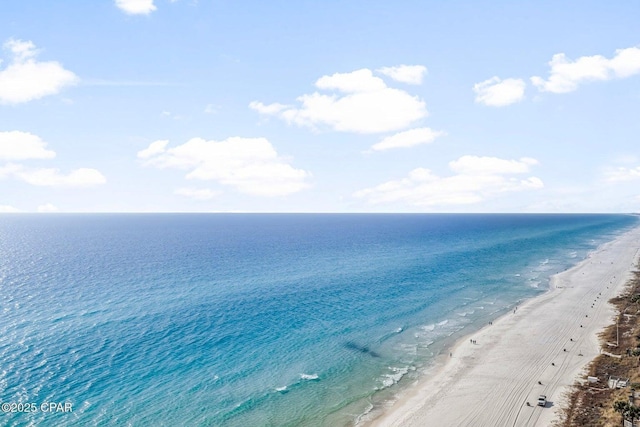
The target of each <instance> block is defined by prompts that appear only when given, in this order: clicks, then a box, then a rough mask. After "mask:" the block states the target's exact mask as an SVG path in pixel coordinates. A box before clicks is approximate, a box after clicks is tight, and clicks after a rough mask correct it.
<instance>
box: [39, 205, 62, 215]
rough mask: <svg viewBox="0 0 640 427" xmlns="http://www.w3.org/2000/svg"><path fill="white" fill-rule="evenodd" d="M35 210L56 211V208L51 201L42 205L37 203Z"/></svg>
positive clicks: (42, 211)
mask: <svg viewBox="0 0 640 427" xmlns="http://www.w3.org/2000/svg"><path fill="white" fill-rule="evenodd" d="M37 210H38V212H41V213H50V212H58V208H57V207H56V206H55V205H53V204H51V203H45V204H44V205H39V206H38V208H37Z"/></svg>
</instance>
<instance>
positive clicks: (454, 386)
mask: <svg viewBox="0 0 640 427" xmlns="http://www.w3.org/2000/svg"><path fill="white" fill-rule="evenodd" d="M639 248H640V227H634V228H632V229H631V230H628V231H626V232H624V233H623V234H621V235H619V236H617V237H616V238H615V239H614V240H612V241H610V242H607V243H604V244H602V245H601V246H600V247H598V249H596V250H595V251H593V252H591V253H590V254H589V255H588V256H587V258H585V259H584V260H582V261H580V262H579V263H578V264H576V265H575V266H573V267H571V268H569V269H568V270H565V271H562V272H560V273H558V274H555V275H553V276H552V277H551V279H550V283H549V290H548V291H547V292H545V293H543V294H542V295H539V296H536V297H534V298H531V299H529V300H527V301H525V302H524V303H523V304H522V305H519V306H518V307H517V309H516V310H515V311H514V312H509V313H507V314H504V315H502V316H500V317H499V318H498V319H496V320H494V321H493V322H491V324H489V325H486V326H484V327H483V328H482V329H480V330H478V331H476V332H473V333H472V334H469V335H467V336H465V337H463V338H461V339H460V340H458V341H457V342H455V343H454V345H453V347H452V348H451V350H448V351H447V353H446V354H445V355H443V356H441V357H440V358H438V359H439V360H437V361H436V365H435V366H434V368H433V375H431V376H429V377H425V378H422V379H420V380H418V381H417V382H416V383H415V384H414V385H413V386H410V387H409V388H408V389H407V390H405V391H403V392H401V393H400V394H399V395H398V396H397V400H396V401H395V402H393V403H392V404H391V405H390V406H389V407H387V408H383V409H382V411H380V412H379V413H375V414H374V413H370V414H369V415H370V416H372V417H375V418H373V419H369V420H367V421H365V422H364V423H363V424H364V425H366V426H371V427H398V426H403V427H404V426H416V427H417V426H430V425H479V426H491V427H494V426H499V425H514V426H520V425H523V426H524V425H526V426H536V425H539V426H548V425H550V424H551V423H552V422H553V421H555V420H558V419H559V418H560V415H561V408H562V407H564V406H565V405H566V394H567V393H566V392H567V391H569V387H570V386H571V385H573V384H574V383H575V381H576V380H578V379H579V377H580V374H581V373H582V372H583V370H584V368H585V367H586V366H587V365H588V364H589V362H591V361H592V360H593V359H594V358H595V357H596V356H597V355H598V354H599V351H600V344H599V340H598V337H597V334H598V333H599V332H601V331H602V330H603V329H604V328H605V327H606V326H607V325H608V324H610V322H611V319H612V318H613V316H614V309H613V306H612V305H611V304H609V303H608V301H609V299H611V298H612V297H614V296H617V295H619V294H620V293H621V292H622V291H623V289H624V287H625V285H626V284H627V282H628V280H629V279H630V277H631V272H632V271H633V270H634V269H635V267H636V263H637V261H638V256H639V254H640V249H639ZM592 305H593V307H592ZM471 340H475V344H473V343H472V342H471ZM449 354H451V357H449ZM538 381H540V383H541V384H538ZM540 394H545V395H546V396H547V400H548V403H547V406H546V407H545V408H541V407H538V406H536V404H537V398H538V395H540ZM527 402H529V403H530V405H531V406H527V404H526V403H527ZM462 408H464V410H463V409H462ZM435 420H437V422H436V421H435ZM363 421H364V420H363Z"/></svg>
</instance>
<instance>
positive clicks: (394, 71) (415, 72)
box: [376, 65, 427, 85]
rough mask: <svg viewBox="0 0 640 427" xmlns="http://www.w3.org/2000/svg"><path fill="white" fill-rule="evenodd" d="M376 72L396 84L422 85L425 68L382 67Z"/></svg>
mask: <svg viewBox="0 0 640 427" xmlns="http://www.w3.org/2000/svg"><path fill="white" fill-rule="evenodd" d="M376 71H377V72H379V73H381V74H384V75H385V76H389V77H391V78H392V79H393V80H395V81H398V82H402V83H407V84H410V85H419V84H422V78H423V77H424V75H425V74H426V73H427V67H425V66H424V65H398V66H397V67H382V68H379V69H377V70H376Z"/></svg>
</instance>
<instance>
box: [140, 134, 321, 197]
mask: <svg viewBox="0 0 640 427" xmlns="http://www.w3.org/2000/svg"><path fill="white" fill-rule="evenodd" d="M154 144H155V145H154ZM165 147H166V143H164V141H156V142H154V143H152V144H151V145H150V146H149V147H148V148H147V149H145V150H142V151H140V152H138V157H139V158H142V159H143V160H144V162H143V164H144V165H146V166H154V167H157V168H160V169H166V168H173V169H182V170H187V171H188V173H187V175H186V178H187V179H198V180H205V181H217V182H219V183H220V184H222V185H229V186H232V187H235V188H236V189H237V190H238V191H240V192H242V193H246V194H252V195H258V196H283V195H287V194H292V193H295V192H298V191H301V190H303V189H305V188H307V187H309V184H308V179H309V178H310V176H311V174H310V173H309V172H307V171H304V170H302V169H295V168H294V167H293V166H291V165H290V164H289V162H288V161H287V160H286V159H284V158H282V157H280V156H279V155H278V153H277V152H276V150H275V149H274V148H273V146H272V145H271V144H270V143H269V141H268V140H267V139H265V138H241V137H231V138H227V139H225V140H223V141H213V140H211V141H206V140H204V139H202V138H192V139H190V140H189V141H187V142H186V143H184V144H182V145H178V146H176V147H173V148H170V149H166V148H165ZM141 153H143V154H142V156H141ZM149 153H151V154H149Z"/></svg>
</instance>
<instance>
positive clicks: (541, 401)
mask: <svg viewBox="0 0 640 427" xmlns="http://www.w3.org/2000/svg"><path fill="white" fill-rule="evenodd" d="M538 406H542V407H545V406H547V396H545V395H544V394H541V395H540V397H538Z"/></svg>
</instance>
